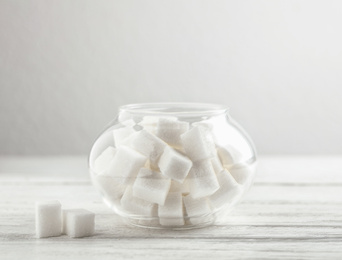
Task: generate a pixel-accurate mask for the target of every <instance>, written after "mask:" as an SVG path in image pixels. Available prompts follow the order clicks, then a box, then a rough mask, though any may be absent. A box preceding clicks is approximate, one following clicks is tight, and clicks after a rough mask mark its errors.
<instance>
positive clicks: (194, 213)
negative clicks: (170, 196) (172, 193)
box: [183, 195, 212, 225]
mask: <svg viewBox="0 0 342 260" xmlns="http://www.w3.org/2000/svg"><path fill="white" fill-rule="evenodd" d="M183 201H184V206H185V209H186V213H187V216H188V217H189V220H190V222H191V224H194V225H195V224H199V223H203V222H206V221H208V220H209V218H210V217H211V216H210V215H211V213H212V212H211V209H210V207H209V204H208V199H207V198H201V199H194V198H192V197H191V196H190V195H188V196H185V197H184V198H183Z"/></svg>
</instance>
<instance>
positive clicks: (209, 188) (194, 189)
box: [188, 160, 220, 199]
mask: <svg viewBox="0 0 342 260" xmlns="http://www.w3.org/2000/svg"><path fill="white" fill-rule="evenodd" d="M188 179H189V187H190V195H191V196H192V197H193V198H194V199H198V198H202V197H207V196H210V195H212V194H213V193H215V192H216V191H217V190H218V189H219V187H220V185H219V183H218V181H217V178H216V174H215V171H214V168H213V166H212V164H211V162H210V160H204V161H199V162H195V163H194V164H193V166H192V168H191V170H190V172H189V176H188Z"/></svg>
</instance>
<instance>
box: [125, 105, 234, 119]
mask: <svg viewBox="0 0 342 260" xmlns="http://www.w3.org/2000/svg"><path fill="white" fill-rule="evenodd" d="M227 110H228V107H226V106H224V105H217V104H205V103H140V104H129V105H124V106H121V107H120V111H121V112H128V113H131V114H150V115H178V116H179V115H186V116H189V115H194V116H195V115H197V116H198V115H218V114H224V113H226V112H227Z"/></svg>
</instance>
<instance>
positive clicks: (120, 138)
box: [113, 126, 135, 147]
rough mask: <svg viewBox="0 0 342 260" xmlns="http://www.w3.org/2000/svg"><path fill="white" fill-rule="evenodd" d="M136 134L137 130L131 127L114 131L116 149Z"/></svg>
mask: <svg viewBox="0 0 342 260" xmlns="http://www.w3.org/2000/svg"><path fill="white" fill-rule="evenodd" d="M134 132H135V130H134V129H133V128H132V127H130V126H128V127H123V128H118V129H114V130H113V137H114V143H115V147H119V146H120V145H122V143H123V142H124V141H125V140H126V139H127V138H128V137H129V136H131V135H132V134H133V133H134Z"/></svg>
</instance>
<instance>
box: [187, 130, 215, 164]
mask: <svg viewBox="0 0 342 260" xmlns="http://www.w3.org/2000/svg"><path fill="white" fill-rule="evenodd" d="M181 139H182V144H183V148H184V150H185V152H186V154H187V156H188V157H189V158H190V159H191V160H192V161H193V162H196V161H200V160H204V159H208V158H212V157H214V156H215V152H216V150H215V144H214V141H213V138H212V136H211V134H210V132H209V131H208V130H207V129H206V128H204V127H202V126H195V127H193V128H192V129H190V130H189V131H187V132H186V133H184V134H182V135H181Z"/></svg>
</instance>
